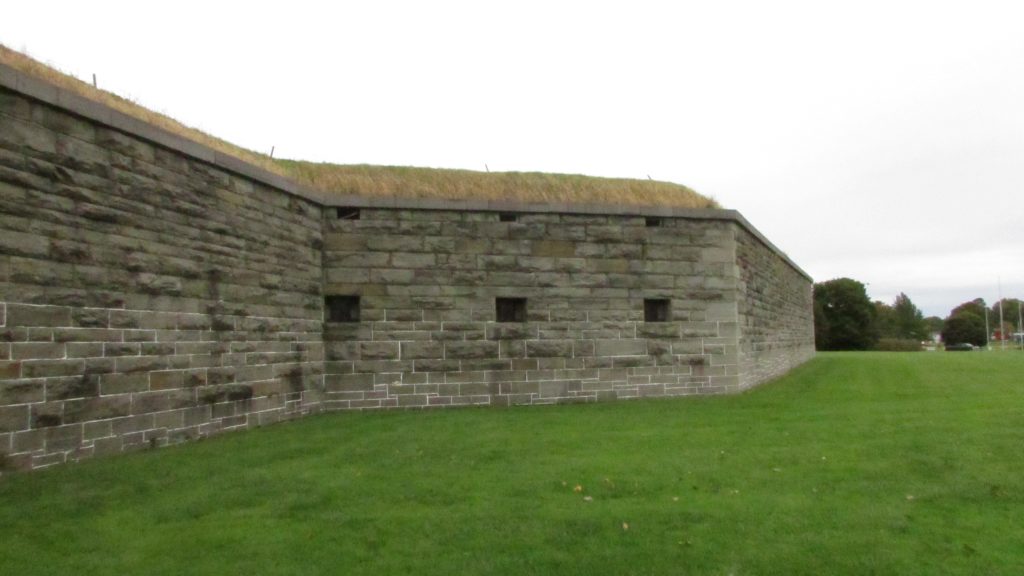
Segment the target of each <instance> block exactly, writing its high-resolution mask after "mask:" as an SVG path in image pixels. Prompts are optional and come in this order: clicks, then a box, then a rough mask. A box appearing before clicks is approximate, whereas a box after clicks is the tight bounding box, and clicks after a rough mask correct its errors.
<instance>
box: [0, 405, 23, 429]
mask: <svg viewBox="0 0 1024 576" xmlns="http://www.w3.org/2000/svg"><path fill="white" fill-rule="evenodd" d="M28 428H29V407H28V406H27V405H21V406H0V432H18V431H19V430H28Z"/></svg>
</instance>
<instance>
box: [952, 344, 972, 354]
mask: <svg viewBox="0 0 1024 576" xmlns="http://www.w3.org/2000/svg"><path fill="white" fill-rule="evenodd" d="M971 350H974V344H971V343H969V342H961V343H960V344H948V345H946V352H964V351H966V352H970V351H971Z"/></svg>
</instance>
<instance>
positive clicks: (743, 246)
mask: <svg viewBox="0 0 1024 576" xmlns="http://www.w3.org/2000/svg"><path fill="white" fill-rule="evenodd" d="M810 290H811V284H810V279H809V278H808V277H807V276H806V274H804V273H803V272H802V271H800V269H799V268H798V267H796V265H795V264H793V263H792V262H791V261H790V260H789V259H788V258H786V257H785V255H784V254H782V253H781V252H779V251H778V250H777V249H776V248H774V247H773V246H772V245H771V243H770V242H768V241H767V239H765V238H764V237H763V236H761V235H760V234H759V233H758V232H757V231H756V230H755V229H754V228H753V227H752V226H751V225H750V224H749V223H748V222H746V220H745V219H743V217H742V216H741V215H739V213H737V212H734V211H730V210H685V209H671V208H663V207H638V206H605V205H597V206H588V205H569V204H544V205H536V204H532V205H530V204H515V203H495V202H486V201H438V200H400V199H394V198H367V197H356V196H328V195H325V194H322V193H320V192H316V191H312V190H308V189H305V188H303V187H301V186H299V185H296V184H295V183H293V182H290V181H288V180H285V179H283V178H280V177H279V176H276V175H272V174H269V173H266V172H264V171H262V170H260V169H258V168H255V167H253V166H250V165H248V164H245V163H242V162H240V161H238V160H236V159H233V158H230V157H225V156H223V155H221V154H219V153H215V152H212V151H210V150H208V149H206V148H204V147H202V146H199V145H197V144H194V143H192V142H189V141H186V140H183V139H181V138H178V137H176V136H174V135H171V134H168V133H166V132H163V131H161V130H159V129H158V128H155V127H152V126H149V125H145V124H141V123H139V122H138V121H135V120H132V119H129V118H127V117H124V116H123V115H120V114H119V113H117V112H115V111H113V110H110V109H107V108H105V107H103V106H100V105H97V104H95V103H92V102H89V101H86V100H83V99H81V98H78V97H76V96H74V95H71V94H68V93H65V92H63V91H61V90H58V89H56V88H53V87H50V86H47V85H45V84H42V83H40V82H38V81H36V80H33V79H31V78H28V77H25V76H23V75H20V74H18V73H16V72H13V71H11V70H9V69H6V68H3V67H0V467H6V468H21V469H31V468H37V467H43V466H48V465H51V464H55V463H60V462H66V461H74V460H78V459H81V458H85V457H89V456H93V455H97V454H104V453H115V452H120V451H124V450H130V449H137V448H142V447H155V446H162V445H166V444H171V443H177V442H181V441H185V440H188V439H193V438H199V437H204V436H208V435H211V434H216V433H219V432H222V431H228V430H235V429H244V428H248V427H253V426H260V425H264V424H267V423H271V422H276V421H280V420H284V419H290V418H295V417H298V416H302V415H306V414H310V413H314V412H319V411H323V410H341V409H368V408H423V407H440V406H458V405H510V404H544V403H553V402H590V401H598V400H613V399H623V398H636V397H649V396H671V395H684V394H707V393H723V392H735V391H738V390H741V389H743V388H747V387H750V386H753V385H756V384H758V383H760V382H763V381H765V380H767V379H770V378H773V377H775V376H778V375H780V374H782V373H784V372H785V371H787V370H788V369H790V368H791V367H793V366H795V365H797V364H799V363H801V362H803V361H804V360H806V359H807V358H809V357H810V356H811V355H812V354H813V329H812V319H811V301H810Z"/></svg>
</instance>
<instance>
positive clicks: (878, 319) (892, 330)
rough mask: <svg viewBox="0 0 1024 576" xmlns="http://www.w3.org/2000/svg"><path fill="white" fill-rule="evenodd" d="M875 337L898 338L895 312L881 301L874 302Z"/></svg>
mask: <svg viewBox="0 0 1024 576" xmlns="http://www.w3.org/2000/svg"><path fill="white" fill-rule="evenodd" d="M874 304H875V327H874V330H875V335H877V336H878V337H879V338H898V336H896V311H895V310H893V309H892V306H889V305H888V304H886V303H885V302H882V301H881V300H875V302H874Z"/></svg>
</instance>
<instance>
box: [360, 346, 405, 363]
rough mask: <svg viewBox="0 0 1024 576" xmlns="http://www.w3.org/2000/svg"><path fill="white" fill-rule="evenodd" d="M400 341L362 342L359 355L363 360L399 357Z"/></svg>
mask: <svg viewBox="0 0 1024 576" xmlns="http://www.w3.org/2000/svg"><path fill="white" fill-rule="evenodd" d="M398 351H399V348H398V342H360V343H359V356H360V358H362V359H363V360H395V359H398Z"/></svg>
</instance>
